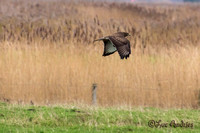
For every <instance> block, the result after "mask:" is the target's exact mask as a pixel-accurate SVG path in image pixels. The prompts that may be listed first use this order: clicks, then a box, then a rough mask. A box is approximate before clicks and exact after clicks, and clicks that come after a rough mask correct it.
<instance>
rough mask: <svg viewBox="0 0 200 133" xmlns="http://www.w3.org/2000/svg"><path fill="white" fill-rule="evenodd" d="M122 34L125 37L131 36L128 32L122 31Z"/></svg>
mask: <svg viewBox="0 0 200 133" xmlns="http://www.w3.org/2000/svg"><path fill="white" fill-rule="evenodd" d="M123 35H124V37H127V36H131V35H130V34H129V33H127V32H123Z"/></svg>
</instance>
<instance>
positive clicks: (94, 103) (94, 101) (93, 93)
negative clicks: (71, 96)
mask: <svg viewBox="0 0 200 133" xmlns="http://www.w3.org/2000/svg"><path fill="white" fill-rule="evenodd" d="M96 93H97V84H96V83H94V84H93V85H92V104H93V105H97V94H96Z"/></svg>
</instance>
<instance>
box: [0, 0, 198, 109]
mask: <svg viewBox="0 0 200 133" xmlns="http://www.w3.org/2000/svg"><path fill="white" fill-rule="evenodd" d="M0 2H1V3H2V4H0V16H1V18H3V19H0V99H2V100H5V101H8V102H9V101H15V102H16V101H17V102H18V103H24V102H25V103H27V102H28V103H29V102H30V103H34V104H52V103H73V102H81V103H86V104H91V86H92V84H93V83H97V84H98V90H97V97H98V104H99V105H102V106H112V105H128V106H129V105H130V106H157V107H193V108H196V107H198V100H199V89H200V83H199V80H200V47H199V44H200V36H199V35H200V33H199V32H200V25H199V20H200V15H199V8H198V7H199V5H181V6H180V5H175V6H172V5H145V4H143V5H128V4H117V3H105V2H104V3H92V2H89V3H88V2H81V3H79V4H77V3H76V2H64V1H59V2H58V1H50V2H49V1H48V2H45V1H35V2H32V3H31V2H29V1H17V2H13V1H0ZM12 6H14V7H16V8H15V9H13V8H12ZM155 6H157V8H155ZM8 9H10V10H8ZM181 13H182V14H184V15H181ZM11 14H12V15H11ZM117 31H127V32H129V33H131V34H132V37H131V38H129V39H130V41H131V47H132V54H131V57H130V58H129V59H128V60H120V57H119V55H118V54H117V53H115V54H114V55H111V56H109V57H102V56H101V55H102V53H103V45H102V43H100V42H99V43H96V44H92V41H93V40H94V39H96V38H98V37H102V36H105V35H108V34H111V33H113V32H117Z"/></svg>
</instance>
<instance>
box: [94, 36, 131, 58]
mask: <svg viewBox="0 0 200 133" xmlns="http://www.w3.org/2000/svg"><path fill="white" fill-rule="evenodd" d="M127 36H130V35H129V33H126V32H118V33H115V34H113V35H110V36H106V37H103V38H99V39H97V40H94V42H95V41H103V42H104V52H103V56H108V55H111V54H113V53H115V52H116V51H118V53H119V56H120V57H121V59H124V58H126V59H127V58H128V57H129V55H130V54H131V47H130V41H129V40H128V39H127V38H126V37H127Z"/></svg>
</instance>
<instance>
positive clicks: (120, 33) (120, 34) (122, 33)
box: [116, 32, 130, 37]
mask: <svg viewBox="0 0 200 133" xmlns="http://www.w3.org/2000/svg"><path fill="white" fill-rule="evenodd" d="M116 35H119V36H123V37H127V36H130V34H129V33H127V32H118V33H116Z"/></svg>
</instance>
